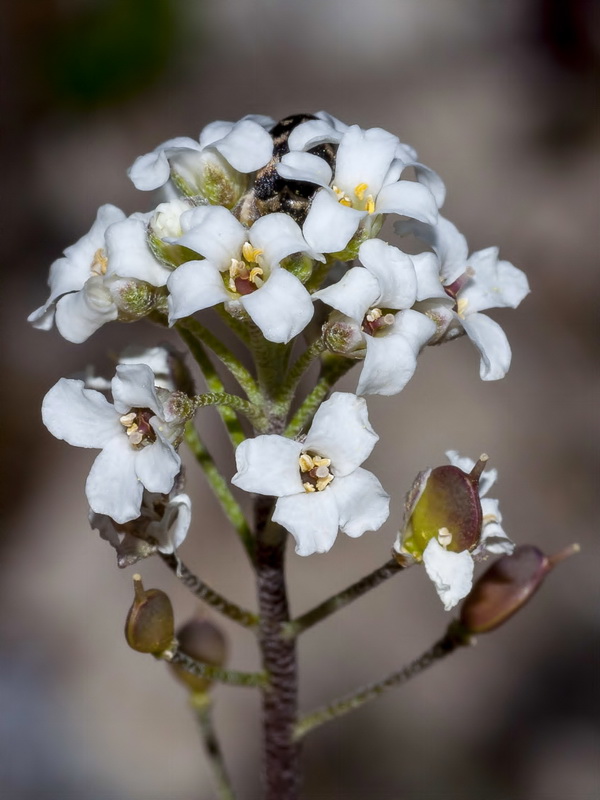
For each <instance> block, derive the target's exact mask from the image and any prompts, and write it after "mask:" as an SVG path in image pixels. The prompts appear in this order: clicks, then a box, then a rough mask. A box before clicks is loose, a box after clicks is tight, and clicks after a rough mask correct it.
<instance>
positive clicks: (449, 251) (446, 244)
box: [394, 216, 469, 284]
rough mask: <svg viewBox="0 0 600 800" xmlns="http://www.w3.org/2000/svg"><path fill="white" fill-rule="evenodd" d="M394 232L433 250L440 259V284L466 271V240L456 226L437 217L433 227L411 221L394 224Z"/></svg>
mask: <svg viewBox="0 0 600 800" xmlns="http://www.w3.org/2000/svg"><path fill="white" fill-rule="evenodd" d="M394 230H395V231H396V233H398V234H399V235H400V236H405V235H406V234H408V233H411V234H412V235H413V236H416V237H417V238H418V239H422V240H423V241H424V242H426V243H427V244H428V245H429V246H430V247H431V248H432V249H433V250H434V252H435V253H436V255H437V256H438V258H439V259H440V273H441V276H442V283H444V284H450V283H453V282H454V281H455V280H456V279H457V278H458V277H460V276H461V275H462V274H463V273H464V271H465V270H466V268H467V257H468V255H469V248H468V245H467V240H466V239H465V237H464V236H463V235H462V233H460V232H459V231H458V230H457V228H456V226H454V225H453V224H452V223H451V222H450V221H449V220H447V219H445V218H444V217H442V216H440V217H438V221H437V224H435V225H424V224H422V223H420V222H415V221H413V220H407V221H402V222H396V223H394Z"/></svg>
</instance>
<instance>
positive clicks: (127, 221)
mask: <svg viewBox="0 0 600 800" xmlns="http://www.w3.org/2000/svg"><path fill="white" fill-rule="evenodd" d="M147 216H148V215H141V214H133V215H132V216H131V217H129V218H125V215H124V214H123V212H122V211H120V209H118V208H117V207H116V206H112V205H104V206H101V207H100V209H99V210H98V214H97V217H96V221H95V222H94V224H93V226H92V228H91V230H90V231H89V233H87V234H86V235H85V236H83V237H82V238H81V239H80V240H79V241H78V242H76V243H75V244H74V245H72V246H71V247H68V248H67V249H66V250H65V251H64V253H65V254H64V258H59V259H58V260H57V261H55V262H54V263H53V264H52V266H51V268H50V278H49V281H48V282H49V285H50V297H49V298H48V300H47V301H46V303H45V304H44V305H43V306H41V307H40V308H38V309H37V310H36V311H34V312H33V313H32V314H30V315H29V317H28V321H29V322H31V323H32V324H33V326H34V327H36V328H41V329H42V330H49V329H50V328H51V327H52V323H53V321H54V320H56V327H57V328H58V330H59V332H60V334H61V335H62V336H63V337H64V338H65V339H67V341H69V342H75V343H80V342H84V341H85V340H86V339H87V338H88V337H89V336H91V335H92V333H94V332H95V331H96V330H98V328H100V327H101V326H102V325H104V323H105V322H110V321H112V320H115V319H117V318H118V317H119V313H120V311H122V312H123V313H124V315H125V317H126V318H135V317H136V312H130V308H131V307H132V306H134V307H135V306H136V305H139V306H140V307H141V308H142V311H141V312H140V314H139V315H140V316H141V315H143V313H144V308H145V306H144V303H143V302H141V303H140V302H139V297H140V296H142V298H145V297H146V296H147V295H148V293H149V292H148V287H149V286H155V287H156V286H164V284H165V283H166V281H167V278H168V276H169V274H170V272H169V270H168V269H166V268H165V267H164V266H163V265H162V264H160V263H159V262H158V261H157V260H156V259H155V258H154V256H153V254H152V252H151V250H150V248H149V246H148V241H147V236H146V221H147Z"/></svg>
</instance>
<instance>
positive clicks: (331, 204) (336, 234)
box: [302, 189, 366, 253]
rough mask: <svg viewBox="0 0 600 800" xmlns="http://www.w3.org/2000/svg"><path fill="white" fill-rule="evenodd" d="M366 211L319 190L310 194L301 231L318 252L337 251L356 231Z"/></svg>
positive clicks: (323, 190)
mask: <svg viewBox="0 0 600 800" xmlns="http://www.w3.org/2000/svg"><path fill="white" fill-rule="evenodd" d="M365 214H366V212H364V211H357V210H356V209H355V208H349V207H348V206H343V205H341V203H339V202H338V201H337V199H336V197H335V195H333V194H332V193H330V192H329V191H328V190H326V189H321V190H320V191H318V192H317V194H316V195H315V196H314V198H313V201H312V203H311V206H310V210H309V212H308V215H307V217H306V221H305V223H304V227H303V228H302V232H303V234H304V238H305V239H306V241H307V242H308V243H309V245H310V246H311V247H312V248H313V249H314V250H316V251H317V252H318V253H339V252H340V251H341V250H343V249H344V248H345V247H346V245H347V244H348V242H349V241H350V239H351V238H352V237H353V236H354V234H355V233H356V231H357V229H358V226H359V224H360V221H361V219H362V218H363V217H364V216H365Z"/></svg>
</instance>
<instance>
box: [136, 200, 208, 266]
mask: <svg viewBox="0 0 600 800" xmlns="http://www.w3.org/2000/svg"><path fill="white" fill-rule="evenodd" d="M191 208H194V206H193V204H192V202H191V201H190V200H187V199H182V198H176V199H174V200H171V201H170V202H168V203H161V204H160V205H159V206H157V208H156V210H155V211H154V214H153V215H152V217H151V219H150V222H149V223H148V245H149V247H150V249H151V250H152V253H153V255H154V256H155V257H156V258H157V259H158V261H160V262H161V264H164V265H165V266H166V267H169V268H170V269H174V268H175V267H178V266H180V265H181V264H184V263H185V262H186V261H193V260H194V259H197V258H198V254H197V253H195V252H194V251H193V250H190V249H189V248H188V247H182V246H181V245H179V244H176V243H175V242H174V241H173V240H174V239H178V238H179V237H180V236H182V235H183V230H182V229H181V215H182V214H184V213H185V212H186V211H189V210H190V209H191Z"/></svg>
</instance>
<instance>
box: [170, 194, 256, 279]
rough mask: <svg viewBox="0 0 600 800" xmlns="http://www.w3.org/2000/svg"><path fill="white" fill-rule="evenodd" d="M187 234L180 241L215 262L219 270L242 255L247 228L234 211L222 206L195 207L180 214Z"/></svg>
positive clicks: (178, 242) (178, 241)
mask: <svg viewBox="0 0 600 800" xmlns="http://www.w3.org/2000/svg"><path fill="white" fill-rule="evenodd" d="M181 224H182V227H183V229H184V230H187V233H184V235H183V236H181V237H180V238H179V239H177V244H180V245H182V246H183V247H189V248H190V250H195V252H196V253H200V255H202V256H204V258H206V259H208V260H209V261H212V262H213V263H214V264H216V266H217V267H218V268H219V269H221V270H222V269H226V268H228V267H229V265H230V264H231V259H232V258H239V257H240V253H241V249H242V245H243V244H244V242H245V241H246V240H247V238H248V231H247V230H246V228H244V226H243V225H242V224H241V223H240V222H238V221H237V219H236V218H235V217H234V216H233V214H232V213H231V212H230V211H228V210H227V209H226V208H223V207H222V206H210V207H208V208H195V209H193V210H192V211H187V212H186V213H185V214H183V215H182V217H181Z"/></svg>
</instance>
